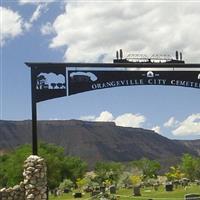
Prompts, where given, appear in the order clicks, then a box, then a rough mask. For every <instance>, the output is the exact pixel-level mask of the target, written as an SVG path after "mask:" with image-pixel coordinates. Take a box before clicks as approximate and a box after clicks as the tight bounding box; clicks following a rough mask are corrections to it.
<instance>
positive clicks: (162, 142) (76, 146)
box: [0, 120, 200, 166]
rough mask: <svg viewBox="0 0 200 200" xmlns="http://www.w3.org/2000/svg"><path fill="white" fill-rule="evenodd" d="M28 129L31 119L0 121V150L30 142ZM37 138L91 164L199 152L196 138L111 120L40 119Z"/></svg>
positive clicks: (170, 156)
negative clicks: (174, 136)
mask: <svg viewBox="0 0 200 200" xmlns="http://www.w3.org/2000/svg"><path fill="white" fill-rule="evenodd" d="M31 129H32V125H31V120H24V121H7V120H0V151H1V152H2V151H5V150H8V151H9V150H12V149H14V148H15V147H17V146H19V145H22V144H26V143H31ZM38 138H39V139H40V140H43V141H46V142H49V143H54V144H56V145H60V146H62V147H63V148H64V150H65V153H66V154H67V155H73V156H79V157H81V158H82V159H84V160H85V161H87V162H88V163H89V165H91V166H93V165H94V164H95V162H97V161H99V160H105V161H117V162H128V161H131V160H137V159H140V158H142V157H147V158H149V159H156V160H161V161H162V160H166V159H168V160H170V159H171V162H172V163H173V162H177V161H178V159H180V157H181V156H182V155H183V154H184V153H190V154H192V155H195V156H197V155H200V140H193V141H192V140H190V141H185V140H184V141H180V140H171V139H169V138H166V137H164V136H162V135H159V134H158V133H156V132H154V131H152V130H147V129H143V128H129V127H120V126H116V125H115V123H114V122H90V121H81V120H41V121H38ZM169 164H170V161H169Z"/></svg>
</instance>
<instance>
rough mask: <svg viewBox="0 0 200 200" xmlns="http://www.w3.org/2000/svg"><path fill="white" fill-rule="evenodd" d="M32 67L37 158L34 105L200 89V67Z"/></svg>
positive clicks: (34, 110)
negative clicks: (118, 93) (117, 93)
mask: <svg viewBox="0 0 200 200" xmlns="http://www.w3.org/2000/svg"><path fill="white" fill-rule="evenodd" d="M26 64H27V65H28V66H29V67H31V87H32V143H33V144H32V148H33V149H32V152H33V154H34V155H37V103H38V102H41V101H46V100H49V99H54V98H58V97H64V96H69V95H74V94H78V93H81V92H86V91H93V90H98V89H106V88H112V87H122V86H139V85H167V86H181V87H190V88H196V89H200V64H184V62H179V63H152V62H149V63H123V62H119V63H26Z"/></svg>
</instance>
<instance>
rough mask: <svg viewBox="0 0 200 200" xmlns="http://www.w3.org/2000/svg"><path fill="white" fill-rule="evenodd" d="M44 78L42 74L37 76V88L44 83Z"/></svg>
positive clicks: (41, 86) (40, 87)
mask: <svg viewBox="0 0 200 200" xmlns="http://www.w3.org/2000/svg"><path fill="white" fill-rule="evenodd" d="M45 82H46V78H45V76H43V75H40V76H38V77H37V87H38V89H42V88H43V87H44V85H45Z"/></svg>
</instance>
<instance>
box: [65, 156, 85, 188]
mask: <svg viewBox="0 0 200 200" xmlns="http://www.w3.org/2000/svg"><path fill="white" fill-rule="evenodd" d="M63 167H64V168H63V176H64V177H67V178H69V179H71V180H72V181H73V183H75V184H76V180H77V179H78V178H83V176H84V174H85V172H86V170H87V163H86V162H84V161H82V160H81V159H80V158H78V157H72V156H68V157H65V158H64V160H63Z"/></svg>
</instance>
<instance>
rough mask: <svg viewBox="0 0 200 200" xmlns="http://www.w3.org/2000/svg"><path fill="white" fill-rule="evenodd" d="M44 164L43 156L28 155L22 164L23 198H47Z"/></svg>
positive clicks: (37, 199) (39, 199)
mask: <svg viewBox="0 0 200 200" xmlns="http://www.w3.org/2000/svg"><path fill="white" fill-rule="evenodd" d="M46 172H47V169H46V164H45V161H44V159H43V158H40V157H38V156H33V155H32V156H29V157H28V158H27V160H26V161H25V164H24V172H23V176H24V185H25V199H27V200H31V199H34V200H45V199H47V177H46Z"/></svg>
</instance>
